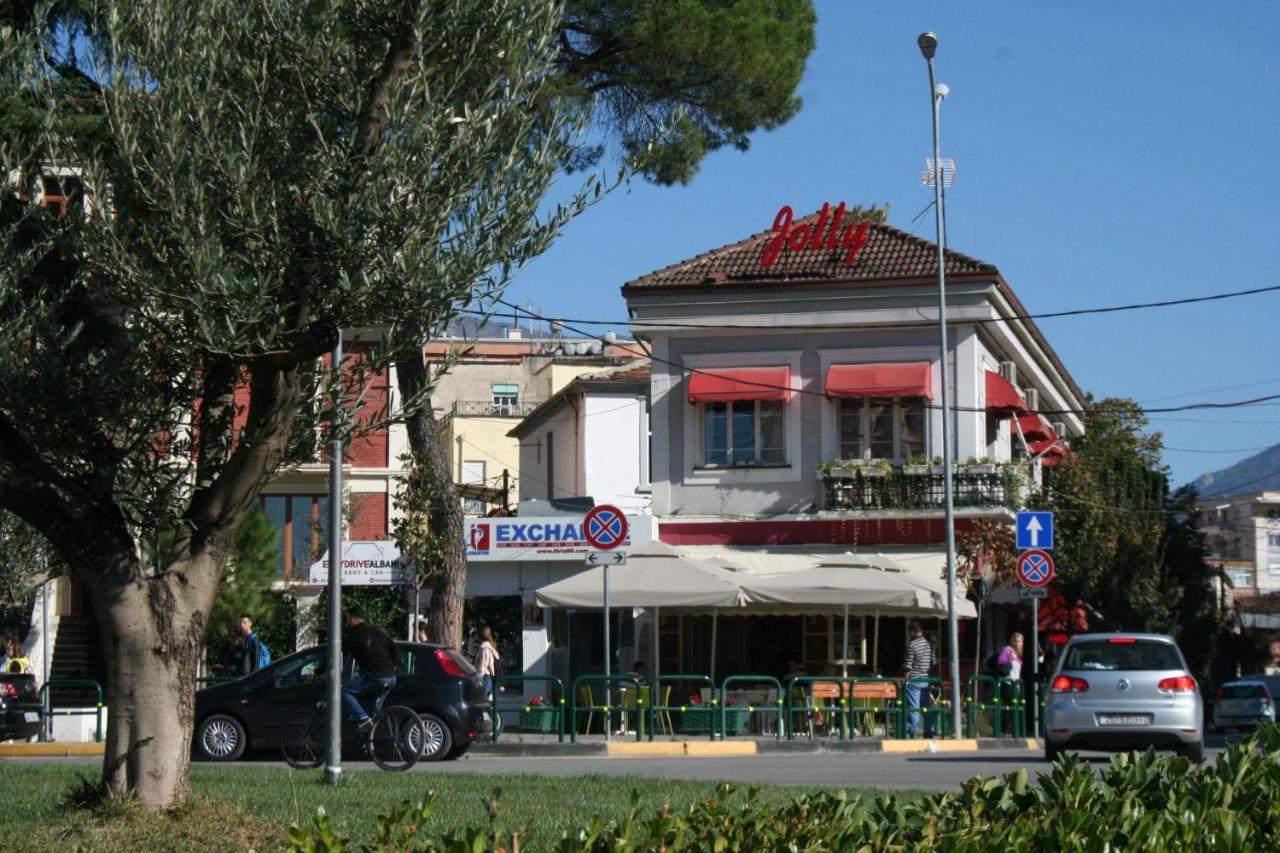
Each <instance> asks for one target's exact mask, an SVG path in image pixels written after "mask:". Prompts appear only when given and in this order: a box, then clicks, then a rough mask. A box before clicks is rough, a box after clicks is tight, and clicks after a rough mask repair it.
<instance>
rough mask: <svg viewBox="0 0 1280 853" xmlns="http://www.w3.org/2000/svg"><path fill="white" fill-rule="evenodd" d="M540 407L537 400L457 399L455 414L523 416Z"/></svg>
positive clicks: (484, 416)
mask: <svg viewBox="0 0 1280 853" xmlns="http://www.w3.org/2000/svg"><path fill="white" fill-rule="evenodd" d="M536 408H538V402H537V401H536V400H522V401H520V402H519V403H494V402H492V401H491V400H455V401H454V403H453V414H454V415H455V416H461V417H467V416H470V417H473V418H474V417H479V418H523V417H525V416H526V415H528V414H529V413H530V412H532V411H533V410H534V409H536Z"/></svg>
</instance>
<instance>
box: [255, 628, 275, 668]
mask: <svg viewBox="0 0 1280 853" xmlns="http://www.w3.org/2000/svg"><path fill="white" fill-rule="evenodd" d="M253 640H254V642H255V643H257V644H258V666H257V667H256V668H257V669H265V668H266V667H268V666H270V665H271V650H270V649H268V648H267V644H266V643H264V642H262V638H261V637H259V636H258V635H257V634H254V635H253Z"/></svg>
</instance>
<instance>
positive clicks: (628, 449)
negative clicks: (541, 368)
mask: <svg viewBox="0 0 1280 853" xmlns="http://www.w3.org/2000/svg"><path fill="white" fill-rule="evenodd" d="M650 369H651V368H650V364H649V360H648V359H646V358H639V359H634V360H631V361H627V362H624V363H622V364H619V365H617V366H614V367H611V368H608V369H606V370H602V371H598V372H595V373H585V374H583V375H582V376H579V377H578V378H577V379H574V380H573V381H572V382H570V383H569V384H568V385H566V386H565V387H564V388H562V389H561V390H560V391H558V392H557V393H555V394H554V395H552V396H551V397H549V398H548V399H547V400H546V401H544V402H543V403H542V404H541V405H539V406H538V407H537V408H535V409H534V410H533V411H532V412H530V413H529V415H528V417H526V418H525V419H524V420H522V421H521V422H520V423H519V424H517V425H516V426H515V427H514V428H513V429H512V430H511V431H510V433H508V434H509V435H510V436H511V438H512V439H513V440H515V441H516V442H518V443H519V447H520V470H521V471H522V472H523V476H522V479H521V486H520V490H519V496H520V500H521V501H528V500H538V501H550V500H555V499H560V498H569V497H579V496H590V497H591V498H593V499H594V500H595V502H596V503H609V504H613V505H614V506H617V507H619V508H620V509H622V510H623V511H625V512H628V513H638V514H648V512H649V504H650V499H649V405H648V404H649V382H650V379H651V374H650Z"/></svg>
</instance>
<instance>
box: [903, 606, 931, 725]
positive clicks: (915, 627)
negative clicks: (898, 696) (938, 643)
mask: <svg viewBox="0 0 1280 853" xmlns="http://www.w3.org/2000/svg"><path fill="white" fill-rule="evenodd" d="M908 631H909V632H910V634H911V642H909V643H907V655H906V658H905V659H904V660H903V662H902V673H903V677H905V678H906V679H907V689H906V693H907V737H915V736H916V734H917V733H918V732H920V731H921V725H920V718H921V717H922V716H923V717H924V736H925V737H933V714H932V712H931V711H930V710H929V708H930V707H931V706H932V704H933V699H932V696H930V693H929V684H928V682H926V681H912V679H917V678H918V679H923V678H927V677H928V676H929V673H931V672H932V671H933V646H931V645H930V644H929V641H928V640H927V639H926V638H925V636H924V629H923V628H921V627H920V623H919V622H912V623H911V625H910V626H909V628H908Z"/></svg>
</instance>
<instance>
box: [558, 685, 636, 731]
mask: <svg viewBox="0 0 1280 853" xmlns="http://www.w3.org/2000/svg"><path fill="white" fill-rule="evenodd" d="M584 683H585V684H588V685H590V684H604V685H605V700H604V704H603V705H594V704H593V705H589V706H587V707H586V708H579V707H578V687H579V686H580V685H582V684H584ZM614 683H621V684H630V685H631V686H632V687H634V688H635V689H636V703H637V704H635V705H610V704H609V694H608V689H609V688H608V685H611V684H614ZM643 705H644V700H643V699H641V698H640V679H638V678H636V677H635V676H634V675H579V676H578V677H577V678H575V679H574V680H573V684H572V685H571V687H570V693H569V719H570V722H571V725H570V726H569V742H570V743H577V742H578V715H579V714H581V713H584V712H585V713H588V714H594V713H595V712H596V711H601V712H602V713H603V714H604V725H605V730H606V731H608V729H609V726H610V725H611V723H612V720H611V719H610V718H611V717H612V715H613V712H614V711H625V712H631V711H634V712H636V713H637V714H641V713H644V708H643ZM636 741H637V742H639V741H640V726H636Z"/></svg>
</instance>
